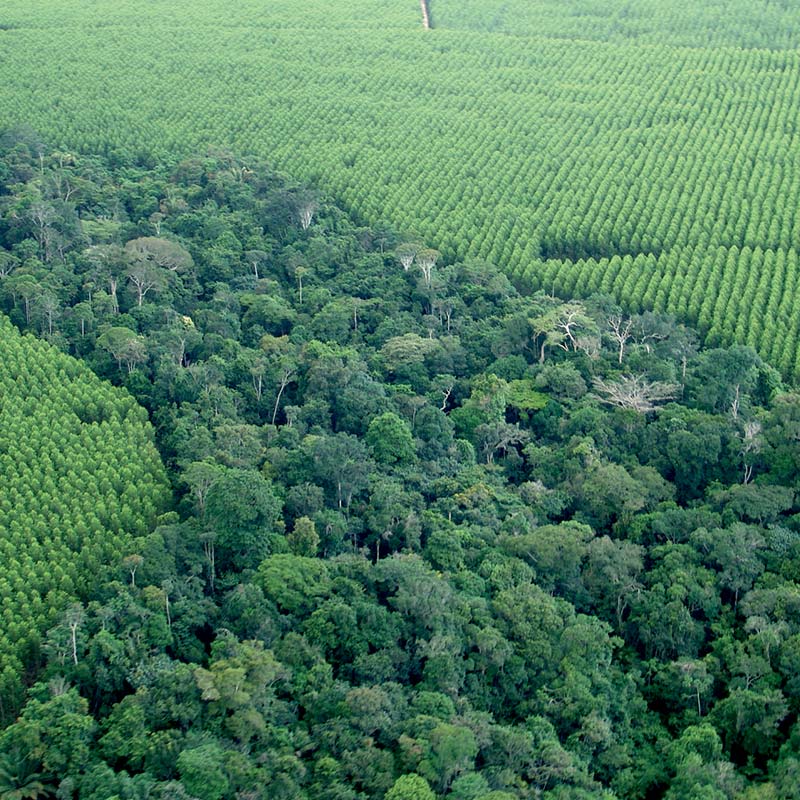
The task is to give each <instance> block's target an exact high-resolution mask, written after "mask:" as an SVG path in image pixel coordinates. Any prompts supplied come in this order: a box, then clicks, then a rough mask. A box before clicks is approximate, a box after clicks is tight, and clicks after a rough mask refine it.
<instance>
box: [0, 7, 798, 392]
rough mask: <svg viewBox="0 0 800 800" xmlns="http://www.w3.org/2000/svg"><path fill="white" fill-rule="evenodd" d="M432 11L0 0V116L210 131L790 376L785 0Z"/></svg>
mask: <svg viewBox="0 0 800 800" xmlns="http://www.w3.org/2000/svg"><path fill="white" fill-rule="evenodd" d="M432 14H433V20H434V28H433V30H427V31H426V30H423V29H422V23H421V14H420V6H419V3H418V2H416V0H402V2H399V3H395V2H389V0H345V2H340V3H335V4H330V3H324V2H320V0H300V1H299V2H287V1H286V0H269V2H255V1H254V0H246V2H237V3H235V4H233V5H231V4H230V3H223V2H220V0H202V2H197V0H191V2H190V0H124V1H122V2H119V1H117V2H111V1H110V0H101V2H93V3H83V2H77V1H76V0H36V1H35V2H30V0H6V2H4V3H3V7H2V11H0V27H2V30H0V54H1V55H2V59H0V61H1V62H2V65H3V66H2V67H0V75H2V77H3V80H2V81H0V124H2V125H5V126H8V125H19V124H30V125H33V126H34V127H36V128H37V129H38V130H39V131H40V132H41V133H42V135H44V136H45V137H46V138H47V139H48V141H50V142H52V143H54V144H57V145H58V147H59V148H61V149H62V150H63V151H65V152H69V153H76V152H80V153H84V154H91V153H104V154H106V155H108V156H109V157H110V158H111V159H112V161H114V162H115V163H117V164H129V165H130V164H134V163H137V162H138V163H147V162H148V161H149V163H155V162H156V161H158V160H164V159H166V160H169V159H172V158H175V157H177V156H178V155H180V154H182V155H188V154H191V153H197V152H205V150H206V149H207V148H208V147H209V146H213V145H217V144H219V143H226V145H227V146H229V147H230V148H231V149H232V150H234V151H236V152H238V153H254V154H257V155H259V156H261V157H262V158H267V159H269V160H270V162H272V163H275V164H276V165H278V166H279V167H280V168H282V169H286V170H289V171H290V172H291V173H292V174H293V175H295V176H296V177H297V178H298V179H301V180H304V181H307V182H310V183H312V184H315V185H317V186H319V187H321V188H322V189H323V190H324V191H325V192H328V193H331V194H332V195H335V196H336V197H337V199H338V201H339V202H340V203H341V204H342V205H343V207H344V208H346V209H347V210H348V211H349V212H351V213H352V214H354V215H355V216H356V218H357V219H359V220H360V221H362V222H365V223H368V224H371V225H375V224H377V223H379V222H381V221H384V220H386V221H388V222H389V223H390V224H392V225H393V226H394V227H395V228H397V229H401V230H415V231H417V232H418V234H419V236H420V237H421V238H423V239H425V240H426V242H427V243H428V244H429V245H431V246H435V247H436V248H437V249H439V250H440V251H442V252H443V253H444V255H445V256H446V257H447V259H448V260H449V261H455V260H463V259H464V258H467V257H470V258H482V259H485V260H488V261H490V262H491V263H494V264H496V265H497V266H498V267H499V268H500V269H502V270H504V271H506V272H507V274H511V275H513V276H514V277H515V279H518V280H522V281H524V282H525V283H526V285H528V286H532V287H534V288H543V289H545V290H546V291H547V292H553V293H556V294H558V295H559V296H561V297H562V298H563V299H569V298H571V297H575V296H580V297H588V296H589V295H591V294H592V293H593V292H598V291H599V292H601V293H604V294H609V295H611V296H613V297H614V298H615V300H616V301H617V302H619V303H620V304H621V305H622V307H623V308H625V309H626V310H627V311H628V312H631V313H640V312H642V311H645V310H654V309H655V310H656V311H659V312H665V311H666V312H669V313H672V314H674V315H676V316H677V317H678V318H680V319H682V320H684V321H686V322H689V323H691V324H693V325H694V326H696V327H697V328H698V329H699V330H700V332H701V333H702V334H703V335H704V336H708V339H709V342H710V343H711V344H712V345H719V344H732V343H738V344H747V345H749V346H751V347H753V348H754V349H755V350H756V351H757V352H758V353H759V354H760V355H761V356H762V357H763V358H764V359H765V360H766V361H768V362H769V363H770V364H772V365H773V366H775V367H776V368H777V369H779V370H780V371H781V373H782V374H783V376H784V377H785V378H789V379H792V380H796V379H797V377H798V375H800V352H798V343H799V342H800V306H798V303H800V300H798V298H799V297H800V293H798V292H797V291H796V284H797V271H798V263H797V262H798V258H797V251H798V247H800V213H798V205H797V197H798V195H799V194H800V161H799V160H798V159H800V141H799V140H798V137H800V127H799V126H798V114H800V56H799V55H798V46H799V45H800V7H798V5H797V4H796V3H790V2H784V0H700V2H689V0H669V2H663V1H662V0H642V1H641V2H636V3H631V2H630V1H629V0H565V1H564V2H554V0H504V2H502V3H501V2H499V0H482V1H481V2H480V3H477V2H474V0H466V2H458V3H456V2H453V1H452V0H435V2H434V3H433V10H432ZM509 34H513V35H509ZM76 41H80V46H79V47H76ZM42 53H52V54H54V55H53V56H52V57H47V58H42ZM2 70H5V72H2Z"/></svg>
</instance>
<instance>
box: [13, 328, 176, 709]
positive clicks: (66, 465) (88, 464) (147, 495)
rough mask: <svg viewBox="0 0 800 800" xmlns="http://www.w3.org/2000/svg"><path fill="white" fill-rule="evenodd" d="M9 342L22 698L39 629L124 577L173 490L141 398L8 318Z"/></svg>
mask: <svg viewBox="0 0 800 800" xmlns="http://www.w3.org/2000/svg"><path fill="white" fill-rule="evenodd" d="M0 346H1V347H2V354H3V356H2V359H0V471H2V475H3V481H2V484H0V531H2V532H3V535H2V538H0V559H1V560H2V563H3V571H2V575H0V619H2V625H0V630H1V631H2V632H1V633H0V661H2V664H3V668H2V673H0V698H3V699H6V700H8V699H9V698H12V703H13V702H14V700H13V698H15V697H16V698H17V701H18V699H19V694H18V693H19V691H20V681H21V679H22V676H23V674H24V669H25V668H26V667H27V668H29V667H31V666H33V665H35V664H36V662H37V659H38V656H37V650H38V648H39V644H38V635H39V633H40V632H41V631H43V630H44V628H45V627H46V626H47V625H51V624H52V623H53V620H54V619H55V617H56V615H57V614H58V613H59V612H61V611H62V610H63V609H64V607H65V606H66V605H67V604H68V602H69V601H70V599H72V598H75V597H76V596H85V595H86V594H87V593H88V590H89V589H90V588H91V587H92V586H93V585H95V584H96V582H97V581H98V579H102V578H103V577H106V576H108V577H110V576H112V575H115V574H119V576H120V577H123V575H124V574H125V571H126V567H125V566H124V565H123V559H125V557H127V556H131V555H135V545H134V538H135V537H140V536H143V535H144V534H146V533H147V532H148V531H149V530H150V529H151V526H152V524H153V523H154V521H155V520H156V518H157V516H158V515H159V513H161V512H162V511H163V510H164V507H165V505H166V503H167V498H168V496H169V495H168V489H167V485H166V475H165V472H164V468H163V466H162V465H161V460H160V457H159V455H158V453H157V451H156V449H155V447H154V444H153V434H152V430H151V428H150V424H149V422H148V420H147V413H146V412H145V411H144V409H142V408H141V407H140V406H138V405H137V404H136V403H135V401H134V400H133V398H132V397H130V395H128V394H127V393H123V392H120V390H118V389H115V388H113V387H112V386H111V385H109V384H104V383H102V382H101V381H100V380H98V379H97V378H96V377H95V376H94V375H93V374H92V373H91V372H90V371H89V370H88V369H87V368H86V367H83V366H81V365H79V364H78V362H76V361H74V360H73V359H72V358H70V357H68V356H66V355H64V354H61V353H59V352H58V351H57V350H55V349H54V348H52V347H51V346H50V345H48V344H46V343H44V342H41V341H37V340H35V339H33V338H32V337H22V336H20V335H19V333H17V332H16V330H15V329H14V328H13V326H12V325H11V324H10V323H9V322H8V321H7V320H6V319H5V318H3V319H1V320H0ZM23 662H24V664H23ZM0 712H2V713H5V712H4V711H3V710H2V709H0Z"/></svg>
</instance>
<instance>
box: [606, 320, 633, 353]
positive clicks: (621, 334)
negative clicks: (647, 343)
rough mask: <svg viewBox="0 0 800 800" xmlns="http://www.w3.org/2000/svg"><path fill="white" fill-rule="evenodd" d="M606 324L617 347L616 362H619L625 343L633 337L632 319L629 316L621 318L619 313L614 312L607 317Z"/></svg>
mask: <svg viewBox="0 0 800 800" xmlns="http://www.w3.org/2000/svg"><path fill="white" fill-rule="evenodd" d="M608 326H609V327H610V328H611V333H612V335H613V337H614V341H616V343H617V347H618V350H617V363H618V364H621V363H622V358H623V356H624V355H625V345H626V344H627V343H628V341H630V339H631V338H632V337H633V320H632V319H631V318H630V317H627V318H623V317H622V316H621V315H619V314H615V315H612V316H610V317H609V318H608Z"/></svg>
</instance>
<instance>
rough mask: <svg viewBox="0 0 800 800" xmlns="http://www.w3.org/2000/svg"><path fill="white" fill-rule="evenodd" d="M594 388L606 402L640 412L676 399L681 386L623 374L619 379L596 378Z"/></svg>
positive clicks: (649, 411)
mask: <svg viewBox="0 0 800 800" xmlns="http://www.w3.org/2000/svg"><path fill="white" fill-rule="evenodd" d="M592 385H593V386H594V388H595V389H596V390H597V391H598V392H600V394H601V399H602V400H603V402H604V403H607V404H608V405H611V406H616V407H617V408H630V409H632V410H633V411H638V412H639V413H640V414H649V413H651V412H653V411H655V410H656V409H657V408H658V406H659V405H660V404H662V403H666V402H668V401H669V400H674V399H675V398H676V397H677V396H678V392H679V391H680V386H678V384H676V383H666V382H664V381H648V380H646V379H645V376H644V375H623V376H622V377H620V378H618V379H617V380H613V381H612V380H604V379H603V378H594V379H593V380H592Z"/></svg>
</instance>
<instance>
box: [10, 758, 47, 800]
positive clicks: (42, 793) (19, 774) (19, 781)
mask: <svg viewBox="0 0 800 800" xmlns="http://www.w3.org/2000/svg"><path fill="white" fill-rule="evenodd" d="M44 780H45V776H44V775H42V774H41V773H39V772H34V771H33V769H32V765H31V763H30V762H29V761H28V759H27V758H26V757H25V756H23V755H22V754H21V753H20V751H19V750H15V751H14V752H13V753H4V754H1V755H0V800H38V798H40V797H47V796H48V795H49V794H51V792H50V790H49V789H48V788H47V786H45V784H44Z"/></svg>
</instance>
